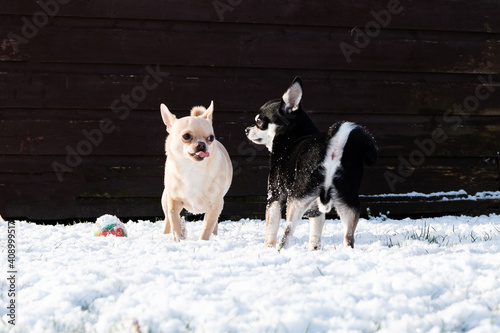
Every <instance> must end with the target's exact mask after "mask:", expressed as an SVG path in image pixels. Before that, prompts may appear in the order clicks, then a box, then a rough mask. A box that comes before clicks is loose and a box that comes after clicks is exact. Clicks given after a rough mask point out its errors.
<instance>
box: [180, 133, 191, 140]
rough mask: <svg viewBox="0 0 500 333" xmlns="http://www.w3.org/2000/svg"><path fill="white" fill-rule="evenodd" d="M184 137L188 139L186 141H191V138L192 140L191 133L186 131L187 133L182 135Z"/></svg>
mask: <svg viewBox="0 0 500 333" xmlns="http://www.w3.org/2000/svg"><path fill="white" fill-rule="evenodd" d="M182 138H183V139H184V140H186V141H189V140H191V134H189V133H186V134H184V135H183V136H182Z"/></svg>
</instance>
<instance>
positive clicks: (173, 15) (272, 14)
mask: <svg viewBox="0 0 500 333" xmlns="http://www.w3.org/2000/svg"><path fill="white" fill-rule="evenodd" d="M49 2H50V1H46V2H39V3H36V2H32V1H26V0H22V1H20V0H5V1H4V3H3V4H2V7H1V8H0V14H16V15H24V16H27V17H31V16H32V15H33V14H34V13H36V12H38V11H45V12H46V13H49V14H51V12H54V13H56V15H57V16H61V17H88V18H115V19H150V20H162V21H207V22H224V23H232V22H238V23H254V24H283V25H289V24H295V25H310V26H326V27H346V28H352V27H354V26H360V27H364V26H365V25H366V24H367V23H369V22H371V21H373V20H374V16H373V14H372V13H371V12H372V11H375V12H376V13H380V11H382V10H387V8H388V5H389V3H390V1H375V2H374V1H370V0H362V1H356V2H353V1H347V0H339V1H323V2H314V3H311V2H308V1H300V0H293V1H289V0H288V1H285V0H277V1H273V2H269V1H265V0H256V1H250V2H249V1H226V0H221V1H206V2H200V1H193V0H186V1H175V2H162V1H147V2H137V1H132V0H124V1H120V2H115V1H112V0H102V1H98V2H86V1H70V2H69V3H67V4H64V5H60V6H57V7H56V6H55V5H53V6H52V7H53V9H51V8H49V9H43V8H42V7H41V6H40V3H49ZM52 2H54V1H52ZM394 3H395V4H397V3H398V2H394ZM400 6H401V7H402V9H403V11H402V12H401V13H399V14H392V15H391V16H390V22H388V23H387V28H391V29H433V30H457V31H478V32H499V31H500V26H499V22H498V20H495V19H494V15H491V13H496V12H498V11H499V5H498V3H497V2H496V1H490V0H481V1H474V2H471V1H459V0H445V1H438V2H436V1H404V0H402V1H401V2H400ZM396 8H399V6H396ZM393 12H395V11H393ZM423 17H425V20H423V19H422V18H423Z"/></svg>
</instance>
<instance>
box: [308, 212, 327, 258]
mask: <svg viewBox="0 0 500 333" xmlns="http://www.w3.org/2000/svg"><path fill="white" fill-rule="evenodd" d="M324 225H325V214H321V215H320V216H316V217H310V218H309V251H317V250H320V249H321V234H322V233H323V226H324Z"/></svg>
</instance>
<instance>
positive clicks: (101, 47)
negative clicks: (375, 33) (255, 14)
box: [0, 17, 500, 73]
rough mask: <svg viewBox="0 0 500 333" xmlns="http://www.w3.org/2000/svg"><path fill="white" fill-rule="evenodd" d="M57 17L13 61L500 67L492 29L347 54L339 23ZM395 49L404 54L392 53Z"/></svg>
mask: <svg viewBox="0 0 500 333" xmlns="http://www.w3.org/2000/svg"><path fill="white" fill-rule="evenodd" d="M0 19H2V17H0ZM3 19H4V20H6V23H4V29H5V30H7V31H16V30H18V29H21V27H20V26H19V21H17V20H12V18H10V17H4V18H3ZM54 21H55V22H54V26H50V27H45V28H44V29H43V30H40V32H39V34H38V35H37V36H36V38H32V39H31V40H29V42H27V43H25V44H23V45H20V46H19V52H18V53H20V54H21V55H22V56H19V55H18V54H16V55H15V57H13V59H12V60H19V57H21V58H22V59H26V60H28V59H30V58H35V57H36V59H37V61H40V62H56V63H60V62H63V63H67V62H71V63H75V62H76V63H96V64H97V63H99V64H102V63H120V64H138V63H139V64H151V63H158V64H164V65H167V66H186V65H188V66H215V67H240V68H245V67H246V68H255V67H257V68H282V69H286V68H304V69H323V70H324V69H328V70H345V69H349V70H380V71H388V70H390V71H404V72H407V71H411V72H440V73H495V72H498V71H500V60H499V58H498V57H496V56H495V54H496V53H497V51H498V50H499V48H500V43H499V42H498V41H497V40H495V39H491V38H490V37H489V36H488V35H487V34H477V33H456V32H432V31H420V32H418V33H414V32H412V31H407V30H396V31H394V30H391V31H387V32H384V33H383V34H381V35H380V36H379V37H378V38H376V39H375V38H374V39H373V40H370V41H369V42H368V40H367V41H366V42H365V43H362V44H361V45H363V46H365V44H366V46H365V47H363V48H358V50H357V51H356V52H355V53H354V54H351V55H350V56H349V57H346V56H345V54H346V52H343V51H342V49H341V48H340V45H341V43H347V44H350V45H351V47H354V46H353V45H354V42H353V40H352V38H351V36H350V33H349V31H347V30H346V29H340V28H332V29H321V30H319V29H316V28H310V27H302V26H287V27H278V26H270V25H266V26H260V25H259V26H255V25H243V24H234V25H232V26H230V27H228V26H226V25H223V26H221V25H220V24H217V23H185V22H158V21H154V22H143V21H140V22H130V21H118V22H116V21H114V20H113V21H110V22H102V21H101V20H97V21H96V22H94V21H90V22H89V21H86V20H83V21H82V22H78V21H75V19H63V18H55V19H54ZM9 24H13V25H9ZM15 24H17V26H16V25H15ZM90 24H93V26H89V25H90ZM207 31H209V32H210V38H207ZM214 45H217V47H214ZM342 45H344V44H342ZM89 46H91V47H89ZM344 48H345V47H344ZM7 49H8V48H6V51H3V52H4V53H3V54H2V58H3V59H8V57H9V55H10V54H11V53H12V51H11V50H10V49H8V50H7ZM54 50H64V52H54ZM347 53H348V52H347ZM395 54H397V55H398V56H397V57H393V56H388V55H395ZM284 55H286V56H284Z"/></svg>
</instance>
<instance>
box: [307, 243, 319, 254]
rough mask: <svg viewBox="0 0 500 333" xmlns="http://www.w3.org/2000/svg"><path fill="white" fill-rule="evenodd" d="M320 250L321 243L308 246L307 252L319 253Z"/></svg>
mask: <svg viewBox="0 0 500 333" xmlns="http://www.w3.org/2000/svg"><path fill="white" fill-rule="evenodd" d="M319 250H321V243H315V244H309V251H311V252H312V251H319Z"/></svg>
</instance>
